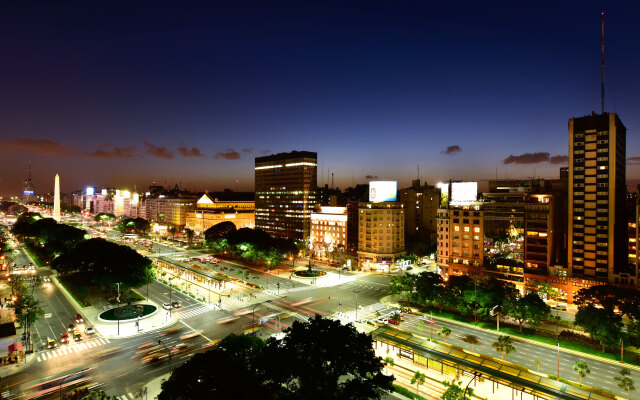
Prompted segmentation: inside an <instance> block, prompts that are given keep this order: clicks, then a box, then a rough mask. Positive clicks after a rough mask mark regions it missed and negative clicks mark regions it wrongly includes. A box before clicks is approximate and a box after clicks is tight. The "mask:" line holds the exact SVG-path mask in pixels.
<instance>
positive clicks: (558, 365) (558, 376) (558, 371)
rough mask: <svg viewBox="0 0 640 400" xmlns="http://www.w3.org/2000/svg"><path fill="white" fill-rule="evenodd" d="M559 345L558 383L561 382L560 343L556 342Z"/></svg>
mask: <svg viewBox="0 0 640 400" xmlns="http://www.w3.org/2000/svg"><path fill="white" fill-rule="evenodd" d="M556 343H557V344H558V376H557V377H556V380H557V381H560V341H559V340H558V341H557V342H556Z"/></svg>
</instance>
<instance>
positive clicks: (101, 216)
mask: <svg viewBox="0 0 640 400" xmlns="http://www.w3.org/2000/svg"><path fill="white" fill-rule="evenodd" d="M115 219H116V216H115V215H113V214H111V213H97V214H96V215H95V217H93V220H94V221H96V222H110V221H113V220H115Z"/></svg>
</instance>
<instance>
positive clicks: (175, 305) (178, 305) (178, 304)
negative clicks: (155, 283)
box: [171, 301, 182, 308]
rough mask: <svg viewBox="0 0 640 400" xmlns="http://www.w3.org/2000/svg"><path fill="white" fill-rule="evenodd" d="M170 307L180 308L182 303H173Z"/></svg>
mask: <svg viewBox="0 0 640 400" xmlns="http://www.w3.org/2000/svg"><path fill="white" fill-rule="evenodd" d="M171 305H172V306H173V308H180V307H182V303H181V302H179V301H174V302H173V303H171Z"/></svg>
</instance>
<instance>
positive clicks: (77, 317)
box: [75, 314, 84, 324]
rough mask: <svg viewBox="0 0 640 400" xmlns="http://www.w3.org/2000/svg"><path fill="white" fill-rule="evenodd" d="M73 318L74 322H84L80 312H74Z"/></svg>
mask: <svg viewBox="0 0 640 400" xmlns="http://www.w3.org/2000/svg"><path fill="white" fill-rule="evenodd" d="M75 319H76V324H81V323H83V322H84V318H82V315H80V314H76V316H75Z"/></svg>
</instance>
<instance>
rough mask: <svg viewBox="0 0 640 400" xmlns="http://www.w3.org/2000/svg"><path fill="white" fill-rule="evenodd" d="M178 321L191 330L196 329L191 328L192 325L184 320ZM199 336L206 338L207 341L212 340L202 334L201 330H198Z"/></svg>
mask: <svg viewBox="0 0 640 400" xmlns="http://www.w3.org/2000/svg"><path fill="white" fill-rule="evenodd" d="M180 322H181V323H182V324H183V325H184V326H186V327H187V328H189V329H191V330H192V331H196V330H197V329H193V328H192V327H190V326H189V325H187V323H186V322H184V321H183V320H180ZM200 336H202V337H203V338H205V339H207V342H213V340H211V339H209V338H208V337H206V336H205V335H204V334H202V332H200Z"/></svg>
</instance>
